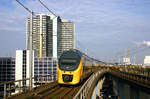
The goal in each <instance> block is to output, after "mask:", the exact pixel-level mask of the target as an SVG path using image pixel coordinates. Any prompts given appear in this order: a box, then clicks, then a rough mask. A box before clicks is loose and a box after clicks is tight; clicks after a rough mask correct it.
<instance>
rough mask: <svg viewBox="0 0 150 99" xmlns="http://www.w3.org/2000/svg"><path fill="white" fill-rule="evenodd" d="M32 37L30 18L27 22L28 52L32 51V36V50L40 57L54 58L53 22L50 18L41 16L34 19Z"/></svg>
mask: <svg viewBox="0 0 150 99" xmlns="http://www.w3.org/2000/svg"><path fill="white" fill-rule="evenodd" d="M32 24H33V25H32V27H33V30H32V35H31V34H30V18H28V20H27V50H29V49H30V36H32V48H31V49H32V50H34V51H35V52H36V53H37V56H39V57H45V56H47V57H51V56H52V50H53V49H52V30H53V29H52V24H53V23H52V20H51V18H50V16H48V15H45V14H39V15H36V16H35V17H33V23H32Z"/></svg>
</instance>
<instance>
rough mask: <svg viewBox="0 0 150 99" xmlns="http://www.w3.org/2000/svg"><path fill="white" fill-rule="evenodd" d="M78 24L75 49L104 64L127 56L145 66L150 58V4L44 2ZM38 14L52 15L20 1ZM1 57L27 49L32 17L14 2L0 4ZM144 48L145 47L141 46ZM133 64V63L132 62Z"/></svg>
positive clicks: (149, 0)
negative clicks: (28, 25)
mask: <svg viewBox="0 0 150 99" xmlns="http://www.w3.org/2000/svg"><path fill="white" fill-rule="evenodd" d="M41 1H43V2H44V3H45V4H46V5H47V6H48V7H49V8H50V9H51V10H52V11H53V12H54V13H55V14H57V15H59V16H60V17H61V18H65V19H68V20H70V21H73V22H74V23H75V45H76V48H77V49H79V50H81V51H83V52H85V53H87V54H88V55H89V56H92V57H94V58H97V59H100V60H103V61H118V60H119V58H121V57H123V56H125V55H127V51H128V48H129V49H130V56H131V58H133V57H135V58H136V63H143V60H144V57H145V56H146V55H150V50H149V46H143V45H142V43H145V42H148V41H150V0H41ZM20 2H22V3H23V4H24V5H25V6H27V7H28V8H29V9H31V10H33V11H34V12H35V13H49V12H48V11H47V10H46V9H45V8H44V7H43V6H42V5H41V4H40V3H39V2H38V0H20ZM0 17H1V18H0V45H1V46H0V56H15V50H17V49H25V48H26V19H27V18H28V17H29V13H28V12H27V11H26V10H25V9H24V8H23V7H22V6H20V5H19V4H18V3H17V2H16V1H15V0H0ZM140 45H142V46H140ZM132 60H133V59H132Z"/></svg>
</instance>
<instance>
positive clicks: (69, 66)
mask: <svg viewBox="0 0 150 99" xmlns="http://www.w3.org/2000/svg"><path fill="white" fill-rule="evenodd" d="M77 63H78V62H77V60H75V59H61V60H60V61H59V67H60V69H61V70H68V71H72V70H75V69H76V68H77V67H78V64H77Z"/></svg>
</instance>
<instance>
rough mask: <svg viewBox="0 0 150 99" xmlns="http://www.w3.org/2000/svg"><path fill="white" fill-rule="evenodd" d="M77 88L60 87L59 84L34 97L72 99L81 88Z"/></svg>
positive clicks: (41, 98)
mask: <svg viewBox="0 0 150 99" xmlns="http://www.w3.org/2000/svg"><path fill="white" fill-rule="evenodd" d="M81 86H82V84H80V85H77V86H60V85H59V84H57V85H55V86H54V87H51V88H50V89H48V90H45V91H43V92H40V93H38V94H36V95H35V96H33V97H32V98H33V99H72V98H73V97H74V95H75V94H76V93H77V92H78V90H79V89H80V88H81Z"/></svg>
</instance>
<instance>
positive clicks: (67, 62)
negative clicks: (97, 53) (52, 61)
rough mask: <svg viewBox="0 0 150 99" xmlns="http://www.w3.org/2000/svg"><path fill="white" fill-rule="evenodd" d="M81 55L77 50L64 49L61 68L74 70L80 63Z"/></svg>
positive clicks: (60, 60) (60, 59)
mask: <svg viewBox="0 0 150 99" xmlns="http://www.w3.org/2000/svg"><path fill="white" fill-rule="evenodd" d="M80 60H81V56H80V54H79V53H78V52H76V51H71V50H70V51H64V52H63V53H62V55H61V56H60V58H59V62H58V64H59V68H60V69H61V70H64V71H74V70H76V69H77V68H78V66H79V64H80Z"/></svg>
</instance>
